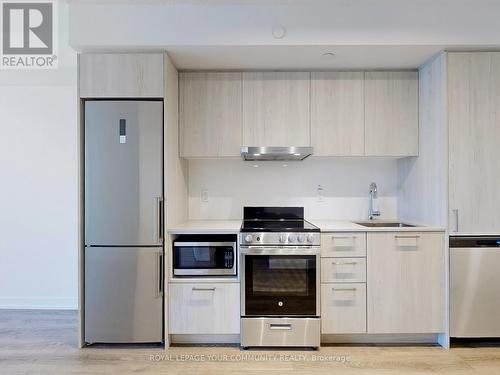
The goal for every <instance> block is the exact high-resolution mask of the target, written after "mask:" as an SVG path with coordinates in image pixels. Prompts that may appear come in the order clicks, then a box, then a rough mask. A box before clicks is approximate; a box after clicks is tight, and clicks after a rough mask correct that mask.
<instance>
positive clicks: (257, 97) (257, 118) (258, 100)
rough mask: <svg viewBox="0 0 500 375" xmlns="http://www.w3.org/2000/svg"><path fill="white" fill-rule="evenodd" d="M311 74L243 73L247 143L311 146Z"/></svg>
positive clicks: (244, 120)
mask: <svg viewBox="0 0 500 375" xmlns="http://www.w3.org/2000/svg"><path fill="white" fill-rule="evenodd" d="M309 77H310V74H309V73H307V72H306V73H304V72H244V73H243V107H242V108H243V146H309V145H310V144H311V140H310V126H309V125H310V118H309V104H310V103H309V99H310V97H309V96H310V95H309V94H310V79H309Z"/></svg>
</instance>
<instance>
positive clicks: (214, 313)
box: [169, 283, 240, 334]
mask: <svg viewBox="0 0 500 375" xmlns="http://www.w3.org/2000/svg"><path fill="white" fill-rule="evenodd" d="M169 311H170V314H169V323H170V331H169V333H170V334H239V333H240V284H239V283H196V284H184V283H182V284H181V283H178V284H174V283H171V284H169Z"/></svg>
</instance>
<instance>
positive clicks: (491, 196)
mask: <svg viewBox="0 0 500 375" xmlns="http://www.w3.org/2000/svg"><path fill="white" fill-rule="evenodd" d="M448 124H449V126H448V127H449V200H450V201H449V202H450V203H449V207H450V210H452V211H451V212H450V220H449V223H450V230H451V231H454V232H455V231H457V230H458V232H459V233H460V232H462V233H464V232H467V233H480V232H483V233H485V232H491V233H496V232H500V215H499V214H498V205H499V202H500V188H499V187H500V168H499V167H498V160H497V158H496V155H497V154H498V145H499V144H500V53H498V52H497V53H488V52H484V53H483V52H481V53H477V52H475V53H450V54H449V55H448ZM453 210H457V211H455V212H453ZM457 219H458V223H457Z"/></svg>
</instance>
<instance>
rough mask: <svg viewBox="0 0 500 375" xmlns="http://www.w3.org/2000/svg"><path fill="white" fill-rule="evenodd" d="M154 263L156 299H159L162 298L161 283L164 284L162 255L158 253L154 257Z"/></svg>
mask: <svg viewBox="0 0 500 375" xmlns="http://www.w3.org/2000/svg"><path fill="white" fill-rule="evenodd" d="M156 262H157V267H156V272H157V274H156V275H157V277H156V280H157V283H156V292H155V295H156V298H159V297H161V296H163V282H164V272H163V270H164V267H163V253H162V252H159V253H158V254H157V256H156Z"/></svg>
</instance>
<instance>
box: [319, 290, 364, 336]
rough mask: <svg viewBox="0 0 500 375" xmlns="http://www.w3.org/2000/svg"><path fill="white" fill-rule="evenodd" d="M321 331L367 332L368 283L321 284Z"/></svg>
mask: <svg viewBox="0 0 500 375" xmlns="http://www.w3.org/2000/svg"><path fill="white" fill-rule="evenodd" d="M321 333H323V334H341V333H366V284H362V283H351V284H321Z"/></svg>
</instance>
